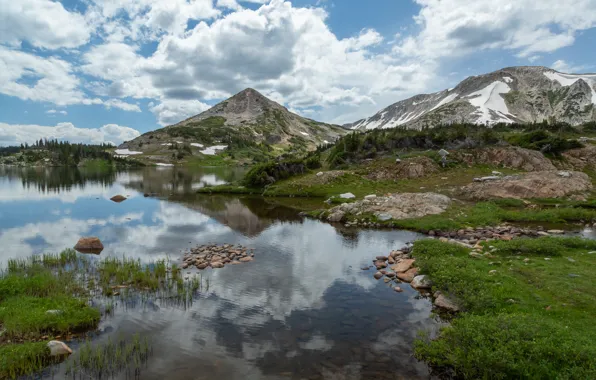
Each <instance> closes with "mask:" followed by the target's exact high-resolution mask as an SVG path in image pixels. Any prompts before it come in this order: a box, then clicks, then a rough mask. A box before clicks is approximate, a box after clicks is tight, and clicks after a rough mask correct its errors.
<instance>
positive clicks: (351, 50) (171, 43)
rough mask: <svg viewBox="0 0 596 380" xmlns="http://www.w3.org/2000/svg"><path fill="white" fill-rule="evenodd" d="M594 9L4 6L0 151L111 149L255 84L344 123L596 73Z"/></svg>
mask: <svg viewBox="0 0 596 380" xmlns="http://www.w3.org/2000/svg"><path fill="white" fill-rule="evenodd" d="M595 9H596V0H569V1H564V2H563V1H560V0H542V1H535V0H499V1H495V0H367V1H366V0H292V1H283V0H246V1H242V0H63V1H52V0H19V1H14V0H0V146H6V145H16V144H20V143H24V142H28V143H31V142H33V141H35V140H38V139H40V138H57V139H61V140H69V141H73V142H84V143H101V142H111V143H113V144H120V143H122V142H123V141H126V140H130V139H133V138H135V137H136V136H138V135H139V134H142V133H144V132H147V131H151V130H154V129H157V128H161V127H163V126H167V125H171V124H175V123H177V122H178V121H181V120H183V119H185V118H187V117H190V116H193V115H196V114H198V113H200V112H202V111H204V110H206V109H208V108H209V107H211V106H213V105H214V104H216V103H218V102H219V101H221V100H224V99H226V98H228V97H230V96H232V95H233V94H235V93H237V92H239V91H242V90H243V89H245V88H247V87H252V88H255V89H256V90H258V91H260V92H261V93H263V94H264V95H266V96H268V97H269V98H271V99H273V100H275V101H278V102H279V103H282V104H283V105H284V106H286V107H287V108H288V109H289V110H291V111H293V112H296V113H298V114H300V115H302V116H305V117H309V118H313V119H315V120H319V121H324V122H330V123H337V124H344V123H348V122H353V121H356V120H358V119H361V118H364V117H368V116H371V115H373V114H374V113H376V112H377V111H379V110H380V109H383V108H384V107H386V106H388V105H390V104H392V103H395V102H397V101H399V100H403V99H406V98H408V97H410V96H413V95H416V94H419V93H429V92H434V91H439V90H442V89H445V88H449V87H454V86H455V85H456V84H457V83H459V82H460V81H461V80H463V79H465V78H466V77H468V76H470V75H479V74H483V73H487V72H491V71H494V70H498V69H500V68H503V67H508V66H520V65H539V66H546V67H551V68H553V69H556V70H559V71H562V72H567V73H585V72H596V49H595V48H594V46H596V12H595V11H594V10H595Z"/></svg>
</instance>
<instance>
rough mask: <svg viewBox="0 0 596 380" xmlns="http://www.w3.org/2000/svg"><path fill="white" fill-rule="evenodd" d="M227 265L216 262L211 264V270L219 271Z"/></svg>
mask: <svg viewBox="0 0 596 380" xmlns="http://www.w3.org/2000/svg"><path fill="white" fill-rule="evenodd" d="M224 266H225V265H224V263H222V262H221V261H215V262H212V263H211V268H215V269H219V268H223V267H224Z"/></svg>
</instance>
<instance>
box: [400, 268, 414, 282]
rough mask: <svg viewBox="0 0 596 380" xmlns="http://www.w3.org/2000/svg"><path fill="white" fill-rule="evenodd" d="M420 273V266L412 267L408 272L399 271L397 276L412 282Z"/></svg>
mask: <svg viewBox="0 0 596 380" xmlns="http://www.w3.org/2000/svg"><path fill="white" fill-rule="evenodd" d="M417 275H418V268H411V269H410V270H408V271H407V272H404V273H398V274H397V278H399V279H400V280H402V281H403V282H412V280H413V279H414V277H416V276H417Z"/></svg>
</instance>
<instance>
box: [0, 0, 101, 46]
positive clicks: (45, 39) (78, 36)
mask: <svg viewBox="0 0 596 380" xmlns="http://www.w3.org/2000/svg"><path fill="white" fill-rule="evenodd" d="M0 9H1V10H2V11H1V12H0V42H3V43H7V44H10V45H19V44H20V43H21V42H22V41H28V42H29V43H30V44H31V45H33V46H35V47H39V48H46V49H58V48H75V47H77V46H80V45H83V44H85V43H87V41H88V40H89V37H90V30H89V27H88V25H87V23H86V22H85V19H84V17H83V16H82V15H81V14H79V13H76V12H69V11H67V10H66V9H64V7H63V6H62V4H61V3H60V2H58V1H50V0H18V1H13V0H0Z"/></svg>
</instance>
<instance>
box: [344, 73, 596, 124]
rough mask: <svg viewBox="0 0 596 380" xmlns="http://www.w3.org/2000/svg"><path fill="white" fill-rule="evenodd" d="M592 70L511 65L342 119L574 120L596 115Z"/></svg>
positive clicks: (421, 121)
mask: <svg viewBox="0 0 596 380" xmlns="http://www.w3.org/2000/svg"><path fill="white" fill-rule="evenodd" d="M595 108H596V74H591V73H587V74H567V73H562V72H559V71H556V70H553V69H550V68H547V67H543V66H511V67H505V68H502V69H499V70H496V71H493V72H491V73H487V74H482V75H475V76H470V77H468V78H466V79H464V80H462V81H461V82H460V83H459V84H458V85H457V86H456V87H454V88H451V89H447V90H442V91H438V92H434V93H429V94H418V95H415V96H412V97H410V98H408V99H404V100H401V101H399V102H396V103H394V104H391V105H390V106H388V107H386V108H384V109H382V110H380V111H379V112H377V113H376V114H375V115H373V116H370V117H368V118H365V119H361V120H358V121H356V122H353V123H348V124H345V125H344V127H350V128H351V129H356V130H367V129H376V128H394V127H404V128H411V129H421V128H425V127H433V126H435V125H438V124H449V123H454V122H469V123H475V124H489V125H492V124H496V123H498V122H504V123H513V122H525V123H528V122H541V121H543V120H549V119H551V118H555V119H556V120H558V121H564V122H568V123H570V124H572V125H577V124H581V123H584V122H587V121H594V120H596V110H595Z"/></svg>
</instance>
